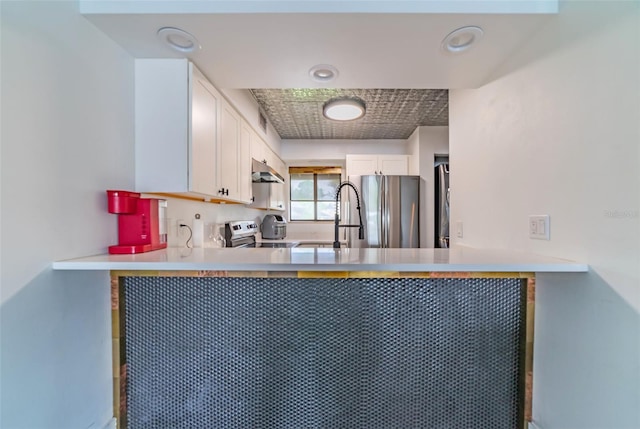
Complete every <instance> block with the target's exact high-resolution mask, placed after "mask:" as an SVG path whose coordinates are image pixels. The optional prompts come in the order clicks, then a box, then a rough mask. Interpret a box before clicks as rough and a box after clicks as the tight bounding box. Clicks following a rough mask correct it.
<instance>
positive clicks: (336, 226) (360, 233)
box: [333, 182, 364, 249]
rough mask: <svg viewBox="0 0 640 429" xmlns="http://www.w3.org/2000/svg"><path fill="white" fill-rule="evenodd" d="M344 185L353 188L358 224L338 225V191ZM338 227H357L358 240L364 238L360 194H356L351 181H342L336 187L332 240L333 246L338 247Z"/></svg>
mask: <svg viewBox="0 0 640 429" xmlns="http://www.w3.org/2000/svg"><path fill="white" fill-rule="evenodd" d="M345 186H350V187H352V188H353V191H354V192H355V193H356V209H358V218H359V219H360V225H340V215H339V214H338V213H339V208H340V191H341V190H342V188H344V187H345ZM340 227H342V228H358V229H359V230H358V238H359V239H360V240H364V226H363V225H362V214H361V213H360V196H359V195H358V189H357V188H356V187H355V185H354V184H353V183H351V182H342V183H341V184H340V185H338V189H336V224H335V240H334V241H333V248H334V249H339V248H340V237H339V235H340Z"/></svg>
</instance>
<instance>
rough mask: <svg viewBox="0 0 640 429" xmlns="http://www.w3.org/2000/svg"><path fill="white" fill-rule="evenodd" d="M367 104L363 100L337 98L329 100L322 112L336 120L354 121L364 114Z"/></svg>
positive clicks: (326, 116)
mask: <svg viewBox="0 0 640 429" xmlns="http://www.w3.org/2000/svg"><path fill="white" fill-rule="evenodd" d="M364 112H365V106H364V102H363V101H362V100H357V99H353V98H336V99H333V100H329V101H327V102H326V103H325V105H324V106H323V108H322V114H323V115H324V117H325V118H327V119H332V120H334V121H353V120H354V119H359V118H362V117H363V116H364Z"/></svg>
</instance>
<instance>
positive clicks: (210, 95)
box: [189, 71, 220, 195]
mask: <svg viewBox="0 0 640 429" xmlns="http://www.w3.org/2000/svg"><path fill="white" fill-rule="evenodd" d="M191 91H192V92H191V145H190V149H191V150H190V151H189V152H190V153H189V159H190V168H189V191H191V192H197V193H200V194H204V195H216V193H217V187H218V177H217V174H216V173H217V168H216V167H217V154H216V146H217V144H216V143H217V138H216V137H217V134H216V128H217V123H218V115H217V113H218V103H219V102H220V98H219V95H218V94H217V92H214V91H212V88H211V84H209V83H208V82H207V81H206V80H205V79H204V77H203V76H202V75H200V73H198V72H197V71H195V72H194V73H193V80H192V89H191Z"/></svg>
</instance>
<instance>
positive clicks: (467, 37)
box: [442, 26, 484, 54]
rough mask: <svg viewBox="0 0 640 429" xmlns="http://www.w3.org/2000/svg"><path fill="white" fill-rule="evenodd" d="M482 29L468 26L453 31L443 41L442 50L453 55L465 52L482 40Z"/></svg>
mask: <svg viewBox="0 0 640 429" xmlns="http://www.w3.org/2000/svg"><path fill="white" fill-rule="evenodd" d="M483 34H484V31H482V28H480V27H475V26H468V27H462V28H458V29H457V30H454V31H452V32H451V33H449V34H448V35H447V37H445V38H444V40H443V41H442V50H443V51H445V52H449V53H452V54H457V53H460V52H464V51H466V50H467V49H469V48H470V47H471V46H472V45H473V44H474V43H475V42H477V41H478V40H480V39H481V38H482V35H483Z"/></svg>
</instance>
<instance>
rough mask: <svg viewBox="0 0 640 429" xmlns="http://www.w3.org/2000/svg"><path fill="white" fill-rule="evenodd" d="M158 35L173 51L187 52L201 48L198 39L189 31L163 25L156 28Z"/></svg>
mask: <svg viewBox="0 0 640 429" xmlns="http://www.w3.org/2000/svg"><path fill="white" fill-rule="evenodd" d="M158 37H159V38H160V40H162V41H163V42H164V43H165V44H166V45H167V46H169V47H170V48H171V49H173V50H174V51H178V52H181V53H185V54H188V53H189V52H194V51H197V50H198V49H202V47H201V46H200V43H199V42H198V39H196V38H195V36H194V35H193V34H191V33H187V32H186V31H184V30H180V29H179V28H174V27H163V28H161V29H160V30H158Z"/></svg>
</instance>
